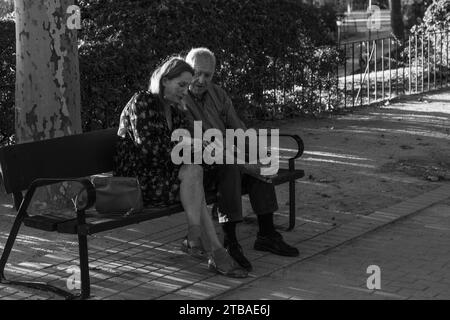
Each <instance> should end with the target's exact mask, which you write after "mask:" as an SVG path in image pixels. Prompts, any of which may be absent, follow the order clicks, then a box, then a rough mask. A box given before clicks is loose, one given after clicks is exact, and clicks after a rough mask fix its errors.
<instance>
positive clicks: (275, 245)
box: [253, 232, 299, 257]
mask: <svg viewBox="0 0 450 320" xmlns="http://www.w3.org/2000/svg"><path fill="white" fill-rule="evenodd" d="M253 247H254V249H255V250H258V251H269V252H272V253H274V254H277V255H280V256H286V257H297V256H298V255H299V252H298V249H297V248H294V247H292V246H290V245H288V244H287V243H286V242H284V240H283V237H282V236H281V234H279V233H278V232H275V233H274V234H272V235H269V236H262V235H260V234H259V233H258V236H257V238H256V241H255V245H254V246H253Z"/></svg>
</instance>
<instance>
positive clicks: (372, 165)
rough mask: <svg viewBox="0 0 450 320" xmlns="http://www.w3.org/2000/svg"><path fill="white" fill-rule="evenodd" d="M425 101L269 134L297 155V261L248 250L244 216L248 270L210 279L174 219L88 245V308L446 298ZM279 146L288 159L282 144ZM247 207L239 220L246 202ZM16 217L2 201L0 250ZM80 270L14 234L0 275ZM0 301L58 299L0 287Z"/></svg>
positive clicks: (438, 125)
mask: <svg viewBox="0 0 450 320" xmlns="http://www.w3.org/2000/svg"><path fill="white" fill-rule="evenodd" d="M427 99H428V100H429V103H428V104H427V105H424V104H423V103H422V102H421V101H413V102H411V101H406V102H401V103H399V104H395V105H390V106H387V107H384V108H381V109H377V108H367V109H363V110H358V111H355V112H354V113H350V114H348V115H344V116H339V117H337V116H336V117H334V118H331V119H322V120H320V121H315V120H313V121H309V120H308V121H300V120H298V119H294V120H289V121H281V122H280V123H277V124H274V125H276V126H279V127H280V128H282V129H283V131H287V132H292V133H298V134H300V136H301V137H302V138H303V139H304V141H305V146H306V150H305V154H304V155H303V156H302V158H301V159H299V160H298V161H297V162H296V163H297V165H298V167H300V168H303V169H305V171H306V172H307V176H306V177H305V178H304V179H301V180H298V181H297V183H296V186H297V188H296V199H297V203H296V208H297V225H296V227H295V229H294V230H293V231H292V232H283V236H284V237H285V239H286V241H287V242H289V243H292V244H295V245H296V246H297V247H298V248H299V250H300V252H301V254H300V256H299V257H296V258H284V257H278V256H275V255H272V254H269V253H263V252H257V251H255V250H253V249H252V247H253V241H254V239H255V233H256V230H257V222H256V219H255V218H254V216H253V215H250V216H248V217H247V219H246V220H245V222H244V223H243V224H241V225H240V226H239V239H240V242H241V244H242V246H243V248H244V251H245V253H246V256H247V257H248V258H249V259H250V260H251V261H252V263H253V265H254V271H253V272H252V273H251V274H250V277H249V278H247V279H229V278H226V277H223V276H218V275H215V274H213V273H212V272H210V271H209V270H208V268H207V264H206V262H199V261H197V260H195V259H193V258H191V257H189V256H187V255H186V254H184V253H183V252H182V251H181V250H180V247H179V244H180V242H181V239H182V238H183V237H184V236H185V234H186V221H185V217H184V214H178V215H174V216H171V217H164V218H160V219H156V220H154V221H149V222H145V223H142V224H138V225H133V226H129V227H126V228H121V229H116V230H113V231H110V232H104V233H101V234H97V235H94V236H91V237H89V260H90V267H91V270H90V274H91V284H92V288H91V291H92V299H183V300H189V299H191V300H199V299H224V298H230V299H231V298H233V299H234V298H242V299H259V298H261V299H264V298H270V299H277V298H280V299H299V298H301V299H323V298H351V299H352V298H361V299H366V298H367V299H372V298H396V299H397V298H398V299H403V298H418V297H431V298H436V299H437V298H448V291H446V290H445V288H446V287H447V284H446V281H447V280H448V276H447V275H446V274H444V275H443V272H444V270H445V269H448V267H449V264H448V260H446V259H448V257H449V256H450V252H449V251H448V245H447V244H448V240H449V235H448V229H450V227H449V224H448V220H449V215H448V207H449V206H450V203H449V197H450V183H449V182H446V181H447V180H450V179H447V178H446V175H445V173H442V174H441V172H440V171H439V170H441V169H442V168H444V169H445V167H446V166H447V165H448V159H449V158H450V156H449V154H450V133H449V129H448V128H449V124H450V116H449V112H448V111H447V109H448V108H446V107H445V105H444V103H447V102H448V101H450V94H449V93H445V92H444V93H435V94H432V95H430V96H429V97H427ZM281 147H282V149H283V150H284V151H286V152H288V153H289V152H290V153H293V151H292V147H293V146H292V145H290V144H289V142H286V141H285V142H283V141H282V142H281ZM409 159H414V160H416V162H415V163H411V162H408V160H409ZM282 160H283V161H282V165H286V161H285V159H282ZM419 160H420V161H419ZM430 161H433V162H432V165H433V168H432V169H433V170H434V171H432V174H433V175H435V176H434V178H437V180H441V182H436V181H434V180H436V179H434V180H432V181H429V180H426V179H425V177H427V174H428V171H424V174H425V173H426V175H424V174H422V173H421V174H419V175H418V174H415V172H413V174H411V172H410V171H411V170H412V169H414V168H419V169H421V170H422V169H424V168H425V169H427V170H428V168H427V167H426V166H425V165H422V164H423V163H424V164H427V165H428V164H430V163H431V162H430ZM441 163H442V165H441ZM413 164H416V165H417V164H419V165H420V166H416V167H414V166H413ZM398 165H400V166H398ZM395 166H397V167H395ZM435 166H436V167H437V169H434V167H435ZM439 166H440V167H439ZM391 167H393V168H394V169H395V170H394V169H393V170H390V169H391ZM449 168H450V167H449ZM397 169H399V170H397ZM425 169H424V170H425ZM386 170H387V171H386ZM389 170H390V171H389ZM408 170H409V171H408ZM430 172H431V171H430ZM287 191H288V186H287V185H282V186H279V187H277V197H278V200H279V205H280V208H279V210H278V212H277V213H276V215H275V224H276V225H277V226H278V227H279V228H285V227H286V226H287V212H288V206H289V203H288V196H287V195H288V193H287ZM244 207H245V210H244V211H245V212H248V211H249V201H248V198H246V197H245V198H244ZM14 218H15V211H14V210H13V209H12V204H11V199H10V198H9V197H7V196H5V195H4V194H2V193H1V191H0V251H1V249H3V246H4V244H5V242H6V239H7V236H8V234H9V231H10V228H11V225H12V223H13V221H14ZM217 231H218V233H219V234H220V233H221V230H220V229H218V230H217ZM391 238H392V240H390V239H391ZM446 250H447V251H446ZM386 253H387V254H386ZM416 257H417V259H416ZM371 264H376V265H378V266H380V268H381V286H382V287H381V288H382V289H381V291H370V292H369V291H367V290H368V289H367V288H366V286H365V282H366V279H367V277H368V275H367V274H366V268H367V266H368V265H371ZM77 265H78V244H77V238H76V237H75V236H72V235H62V234H56V233H47V232H43V231H42V232H41V231H38V230H34V229H30V228H27V227H23V228H22V229H21V230H20V233H19V235H18V237H17V241H16V244H15V246H14V248H13V252H12V254H11V257H10V260H9V261H8V265H7V268H6V272H5V275H6V277H8V278H11V279H30V280H34V281H35V280H38V281H43V282H50V283H52V284H54V285H55V286H58V287H60V288H68V286H69V287H70V286H71V285H72V284H73V283H72V282H71V280H72V279H73V277H76V272H75V273H74V271H76V267H77ZM405 266H406V268H405ZM405 270H406V271H405ZM444 285H445V287H444ZM263 289H264V290H263ZM255 291H256V292H255ZM0 299H15V300H16V299H61V298H60V297H58V296H55V295H53V294H49V293H44V292H41V291H37V290H31V289H28V288H22V287H17V286H7V285H4V284H0Z"/></svg>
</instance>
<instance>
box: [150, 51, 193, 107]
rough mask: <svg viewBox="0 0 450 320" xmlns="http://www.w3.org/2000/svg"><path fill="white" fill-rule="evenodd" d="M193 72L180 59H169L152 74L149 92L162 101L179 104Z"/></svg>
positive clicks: (185, 92)
mask: <svg viewBox="0 0 450 320" xmlns="http://www.w3.org/2000/svg"><path fill="white" fill-rule="evenodd" d="M193 75H194V70H193V69H192V67H191V66H190V65H189V64H188V63H187V62H185V61H184V59H183V58H181V57H171V58H169V59H167V60H166V61H165V62H164V63H163V64H162V65H160V66H159V67H158V68H157V69H156V70H155V71H154V72H153V74H152V77H151V79H150V87H149V90H150V92H151V93H153V94H157V95H158V96H159V97H160V98H161V99H162V100H169V101H171V102H175V103H180V101H181V100H182V99H183V97H184V96H185V95H186V94H187V90H188V88H189V84H190V83H191V81H192V76H193Z"/></svg>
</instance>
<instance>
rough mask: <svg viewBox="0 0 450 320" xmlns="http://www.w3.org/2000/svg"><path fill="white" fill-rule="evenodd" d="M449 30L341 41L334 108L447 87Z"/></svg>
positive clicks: (448, 74)
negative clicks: (340, 96)
mask: <svg viewBox="0 0 450 320" xmlns="http://www.w3.org/2000/svg"><path fill="white" fill-rule="evenodd" d="M449 33H450V32H448V31H446V32H435V33H423V34H416V35H412V36H409V37H408V38H407V39H406V40H405V41H403V42H400V41H398V40H397V39H395V38H392V37H389V38H382V39H375V40H365V41H357V42H352V43H345V44H342V45H340V46H339V50H340V51H341V52H342V54H343V63H342V64H341V65H340V66H339V68H338V71H337V84H336V85H337V94H338V95H342V99H339V100H338V101H339V103H338V105H336V106H334V107H335V108H336V107H337V108H341V107H344V108H346V107H351V106H355V105H367V104H371V103H374V102H382V101H385V100H389V99H392V98H393V97H397V96H402V95H410V94H416V93H423V92H427V91H431V90H436V89H440V88H443V87H447V86H448V83H449V78H450V77H449V76H450V73H449V55H448V45H449V42H448V40H449Z"/></svg>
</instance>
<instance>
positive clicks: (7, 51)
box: [0, 19, 16, 145]
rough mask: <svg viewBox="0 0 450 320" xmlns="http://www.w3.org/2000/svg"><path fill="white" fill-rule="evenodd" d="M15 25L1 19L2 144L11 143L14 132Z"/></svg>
mask: <svg viewBox="0 0 450 320" xmlns="http://www.w3.org/2000/svg"><path fill="white" fill-rule="evenodd" d="M14 39H15V25H14V21H12V20H10V19H0V145H3V144H5V143H9V142H10V139H12V138H13V137H12V135H13V132H14V88H15V83H14V81H15V63H16V56H15V51H16V48H15V41H14Z"/></svg>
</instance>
